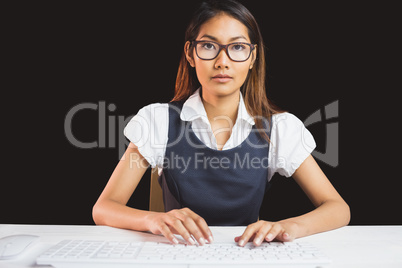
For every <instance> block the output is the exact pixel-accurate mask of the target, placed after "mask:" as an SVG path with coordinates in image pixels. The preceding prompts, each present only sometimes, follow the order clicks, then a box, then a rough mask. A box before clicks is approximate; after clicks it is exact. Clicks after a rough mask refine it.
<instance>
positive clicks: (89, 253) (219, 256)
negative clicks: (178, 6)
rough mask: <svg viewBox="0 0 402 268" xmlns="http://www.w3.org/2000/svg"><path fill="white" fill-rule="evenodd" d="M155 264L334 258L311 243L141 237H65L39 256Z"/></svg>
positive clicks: (42, 260) (44, 260)
mask: <svg viewBox="0 0 402 268" xmlns="http://www.w3.org/2000/svg"><path fill="white" fill-rule="evenodd" d="M106 261H107V263H111V264H112V263H116V264H117V263H127V264H135V263H144V262H146V263H150V264H152V263H155V264H164V263H167V264H172V265H174V264H184V263H186V264H187V263H188V264H192V263H193V264H194V263H196V264H217V265H218V264H220V263H222V264H250V265H252V264H253V263H255V264H267V265H269V264H270V263H272V264H289V265H291V264H299V263H301V264H303V263H304V264H305V263H312V264H327V263H329V262H330V260H329V259H328V258H327V257H326V256H325V255H324V254H322V253H321V252H320V251H318V250H317V249H316V248H315V247H313V246H312V245H310V244H304V243H295V242H287V243H282V242H270V243H266V242H264V243H263V244H262V245H261V246H259V247H256V246H254V245H253V243H247V244H246V245H245V246H244V247H239V246H237V244H235V243H212V244H206V245H204V246H199V245H187V244H178V245H171V244H170V243H156V242H138V241H94V240H70V241H67V240H64V241H61V242H60V243H58V244H57V245H55V246H54V247H52V248H50V249H48V250H47V251H46V252H44V253H43V254H42V255H40V256H39V257H38V258H37V263H38V264H39V265H54V266H57V264H64V265H66V264H68V263H74V264H77V263H78V264H80V262H82V265H81V266H82V267H85V264H91V263H94V264H96V263H103V262H106Z"/></svg>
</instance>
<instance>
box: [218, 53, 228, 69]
mask: <svg viewBox="0 0 402 268" xmlns="http://www.w3.org/2000/svg"><path fill="white" fill-rule="evenodd" d="M229 62H230V58H229V56H228V54H227V51H226V50H225V49H222V50H221V51H220V52H219V54H218V57H216V59H215V68H216V69H228V68H229Z"/></svg>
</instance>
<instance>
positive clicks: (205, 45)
mask: <svg viewBox="0 0 402 268" xmlns="http://www.w3.org/2000/svg"><path fill="white" fill-rule="evenodd" d="M202 47H203V48H204V49H208V50H212V49H215V46H214V44H212V43H204V44H203V45H202Z"/></svg>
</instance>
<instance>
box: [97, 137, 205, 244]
mask: <svg viewBox="0 0 402 268" xmlns="http://www.w3.org/2000/svg"><path fill="white" fill-rule="evenodd" d="M148 166H149V164H148V162H147V161H146V159H145V158H144V157H143V156H142V155H141V154H140V152H139V151H138V147H137V146H135V145H134V144H133V143H130V145H129V146H128V148H127V150H126V152H125V153H124V155H123V157H122V159H121V160H120V162H119V163H118V165H117V167H116V169H115V170H114V172H113V174H112V176H111V177H110V179H109V182H108V183H107V185H106V187H105V189H104V190H103V192H102V194H101V195H100V197H99V199H98V201H97V202H96V204H95V205H94V207H93V211H92V214H93V219H94V221H95V223H96V224H97V225H108V226H113V227H117V228H124V229H131V230H136V231H150V232H152V233H154V234H162V235H164V236H165V237H166V238H167V239H169V240H170V241H171V242H172V243H175V244H177V243H178V241H177V239H176V238H175V236H174V235H173V234H174V233H175V234H179V235H181V236H182V237H183V238H184V239H185V240H186V241H188V242H189V243H191V244H194V243H195V241H194V240H193V239H192V238H191V236H193V237H194V238H195V239H196V240H197V241H198V242H199V243H200V244H204V243H205V240H209V241H210V242H212V233H211V231H210V230H209V228H208V225H207V224H206V222H205V220H204V219H203V218H201V217H200V216H198V215H197V214H195V213H194V212H192V211H191V210H190V209H181V210H172V211H169V212H168V213H159V212H150V211H144V210H139V209H134V208H130V207H127V206H126V204H127V202H128V200H129V199H130V197H131V195H132V194H133V192H134V190H135V189H136V188H137V185H138V183H139V182H140V180H141V178H142V176H143V175H144V173H145V171H146V170H147V169H148Z"/></svg>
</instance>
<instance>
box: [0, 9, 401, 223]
mask: <svg viewBox="0 0 402 268" xmlns="http://www.w3.org/2000/svg"><path fill="white" fill-rule="evenodd" d="M198 2H199V1H160V2H156V1H145V2H139V1H135V2H132V3H131V4H130V5H128V4H121V3H120V4H117V3H113V4H112V3H107V4H101V3H97V4H82V3H81V4H67V3H65V4H64V5H63V4H60V3H58V4H57V5H56V4H54V3H51V2H50V3H46V4H44V3H42V4H38V3H32V2H29V3H25V4H22V3H19V4H18V6H13V7H11V6H10V7H5V8H4V9H3V10H4V13H6V15H8V16H7V17H6V19H5V24H4V26H5V27H4V28H5V31H4V39H3V44H5V45H6V47H7V48H6V49H4V51H3V52H5V53H4V54H5V55H4V56H5V61H4V65H5V70H4V72H3V76H4V80H3V79H2V80H3V83H4V84H3V83H2V84H3V85H4V87H3V90H2V128H1V135H2V143H3V146H2V153H3V160H2V165H1V166H2V171H3V172H2V174H3V175H2V178H1V184H0V209H1V211H0V223H40V224H93V221H92V216H91V210H92V206H93V204H94V203H95V202H96V199H97V198H98V196H99V194H100V193H101V191H102V189H103V187H104V186H105V184H106V183H107V180H108V179H109V176H110V175H111V173H112V172H113V170H114V168H115V166H116V164H117V162H118V160H119V150H118V148H109V147H110V146H108V143H106V148H93V149H81V148H77V147H75V146H73V145H72V144H71V143H70V142H69V141H68V139H67V137H66V135H65V132H64V122H65V118H66V115H67V113H68V111H69V110H70V109H71V108H73V107H74V106H76V105H78V104H83V103H93V104H99V103H100V102H105V104H106V105H109V104H114V105H115V106H116V110H115V111H107V114H106V116H107V118H110V117H113V118H115V120H116V122H117V121H118V118H119V117H120V118H124V119H127V118H130V117H131V116H133V115H135V114H136V113H137V112H138V110H139V109H140V108H142V107H143V106H145V105H147V104H150V103H155V102H168V101H170V100H171V98H172V97H173V90H174V83H175V79H176V72H177V67H178V63H179V58H180V55H181V52H182V50H183V46H184V31H185V27H186V25H187V23H188V22H189V20H190V18H191V14H192V12H193V11H194V9H195V7H196V6H197V4H198ZM241 2H242V3H244V4H245V5H246V7H248V8H249V9H250V11H251V12H252V13H253V14H254V16H255V17H256V19H257V21H258V23H259V25H260V28H261V31H262V34H263V37H264V41H265V43H266V47H267V50H266V52H267V56H266V57H267V64H268V86H269V88H268V92H267V94H268V97H269V98H270V99H272V100H273V101H274V102H275V103H276V104H278V105H279V106H280V107H281V108H283V109H285V110H287V111H289V112H291V113H293V114H295V115H296V116H297V117H299V118H300V119H301V120H302V121H304V120H305V119H306V118H307V117H308V116H309V115H311V114H312V113H313V112H315V111H317V110H318V109H323V108H324V107H325V105H327V104H329V103H331V102H333V101H337V100H338V101H339V117H338V118H334V119H331V120H330V121H328V122H329V123H331V122H338V123H339V165H338V166H337V167H331V166H329V165H327V164H325V163H323V162H320V161H319V160H318V163H319V165H320V166H321V168H322V169H323V171H324V172H325V173H326V175H327V176H328V177H329V179H330V180H331V182H332V183H333V184H334V186H335V187H336V189H337V190H338V191H339V192H340V194H341V195H342V196H343V197H344V199H345V200H346V201H347V202H348V203H349V205H350V207H351V211H352V220H351V224H354V225H357V224H359V225H361V224H402V217H401V213H400V212H399V209H400V205H401V204H402V198H401V194H400V190H399V185H400V183H399V179H400V175H399V166H400V165H399V160H400V138H399V137H398V133H399V132H400V127H399V122H400V120H399V118H398V117H399V115H400V112H399V109H398V108H399V105H398V104H397V96H396V95H395V96H393V93H394V92H397V90H400V89H401V87H400V84H399V85H397V83H396V76H397V74H398V75H400V72H399V73H397V69H396V67H397V66H400V64H399V63H398V61H397V60H396V59H395V56H396V54H395V53H394V51H396V50H393V49H392V46H393V44H394V42H395V40H396V39H397V38H396V37H397V31H394V28H395V27H394V26H395V25H396V19H395V18H396V17H394V16H393V15H392V14H391V13H392V10H393V9H394V7H391V6H386V4H382V5H381V6H377V5H369V4H367V3H364V5H358V4H354V5H352V4H350V3H346V2H345V3H343V4H341V3H340V2H336V3H335V2H333V3H323V2H315V3H314V4H313V3H311V2H309V3H305V2H300V1H295V2H292V3H289V2H287V1H286V3H285V2H284V1H280V2H281V3H278V1H267V2H266V3H265V2H264V4H263V3H262V2H261V1H241ZM397 116H398V117H397ZM328 122H325V121H324V122H322V123H320V124H315V125H312V126H311V127H309V130H310V131H311V132H312V133H313V135H314V137H315V139H316V141H317V151H320V152H325V142H326V141H325V137H326V132H325V131H326V130H325V124H326V123H328ZM106 126H107V131H109V127H110V125H109V124H107V125H106ZM398 127H399V128H398ZM72 129H73V133H74V135H75V136H76V138H77V139H79V140H81V141H84V142H90V141H95V140H97V138H98V113H97V111H94V110H83V111H81V112H79V113H77V115H76V116H75V117H74V120H73V124H72ZM112 131H113V132H114V133H115V135H116V136H117V135H118V132H119V130H118V129H117V127H116V128H114V129H113V128H112ZM108 137H109V136H107V139H108ZM115 142H116V143H118V141H117V139H115ZM149 177H150V172H149V171H148V173H147V174H146V175H145V176H144V178H143V180H142V181H141V183H140V185H139V187H138V188H137V190H136V191H135V193H134V195H133V197H132V198H131V200H130V201H129V205H130V206H133V207H136V208H140V209H148V196H149ZM239 194H241V193H239ZM310 209H312V205H311V204H310V202H309V201H308V199H307V198H306V197H305V196H304V194H303V192H302V191H301V190H300V189H299V188H298V186H297V185H296V184H295V183H294V182H293V180H292V179H286V178H283V177H281V176H279V175H275V176H274V178H273V186H272V188H271V189H270V191H269V195H267V196H266V198H265V199H264V204H263V209H262V212H261V218H263V219H267V220H278V219H282V218H284V217H290V216H294V215H299V214H301V213H304V212H306V211H308V210H310Z"/></svg>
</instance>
